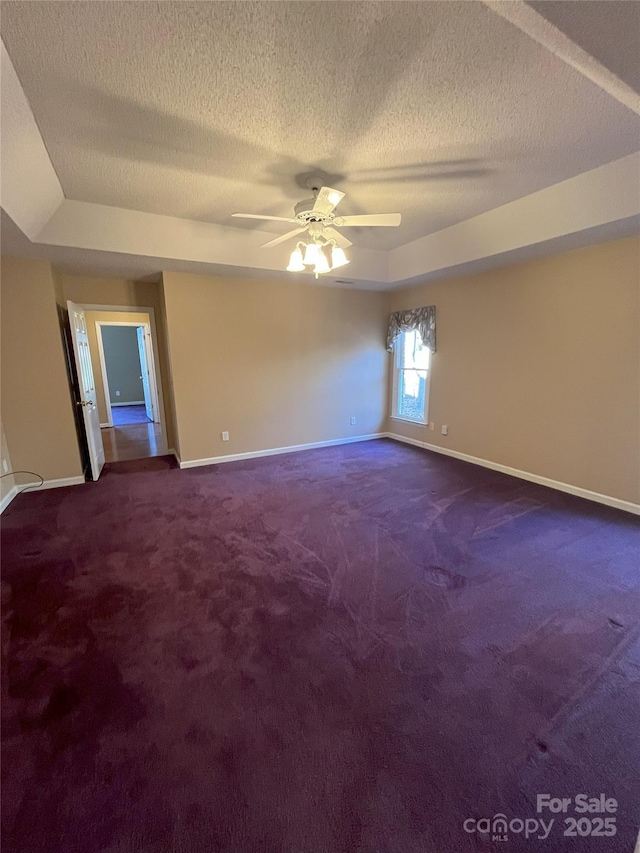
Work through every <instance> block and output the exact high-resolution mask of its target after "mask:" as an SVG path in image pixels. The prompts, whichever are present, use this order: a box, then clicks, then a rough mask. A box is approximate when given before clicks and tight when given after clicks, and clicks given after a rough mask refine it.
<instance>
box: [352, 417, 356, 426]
mask: <svg viewBox="0 0 640 853" xmlns="http://www.w3.org/2000/svg"><path fill="white" fill-rule="evenodd" d="M355 425H356V419H355V418H351V426H355Z"/></svg>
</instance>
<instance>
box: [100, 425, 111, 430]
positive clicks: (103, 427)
mask: <svg viewBox="0 0 640 853" xmlns="http://www.w3.org/2000/svg"><path fill="white" fill-rule="evenodd" d="M110 426H113V424H100V429H106V428H107V427H110Z"/></svg>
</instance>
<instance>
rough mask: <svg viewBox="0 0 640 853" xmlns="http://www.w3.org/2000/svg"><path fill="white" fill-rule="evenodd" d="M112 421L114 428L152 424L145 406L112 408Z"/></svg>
mask: <svg viewBox="0 0 640 853" xmlns="http://www.w3.org/2000/svg"><path fill="white" fill-rule="evenodd" d="M111 419H112V420H113V425H114V426H125V425H126V424H148V423H151V418H148V417H147V410H146V409H145V407H144V406H112V407H111Z"/></svg>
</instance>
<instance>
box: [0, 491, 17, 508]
mask: <svg viewBox="0 0 640 853" xmlns="http://www.w3.org/2000/svg"><path fill="white" fill-rule="evenodd" d="M17 494H18V487H17V486H12V487H11V488H10V489H9V491H8V492H7V494H6V495H5V496H4V497H3V498H2V500H1V501H0V515H2V513H3V512H4V511H5V509H6V508H7V507H8V506H9V504H10V503H11V501H12V500H13V499H14V498H15V496H16V495H17Z"/></svg>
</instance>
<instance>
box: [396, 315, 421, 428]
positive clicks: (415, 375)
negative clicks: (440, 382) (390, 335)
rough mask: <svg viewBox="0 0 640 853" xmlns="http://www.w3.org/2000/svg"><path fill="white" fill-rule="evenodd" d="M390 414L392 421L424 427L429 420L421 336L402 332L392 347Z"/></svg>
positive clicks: (418, 333)
mask: <svg viewBox="0 0 640 853" xmlns="http://www.w3.org/2000/svg"><path fill="white" fill-rule="evenodd" d="M393 351H394V358H395V369H394V375H393V410H392V412H391V417H393V418H400V419H402V420H404V421H413V422H414V423H418V424H425V423H427V420H428V418H429V358H430V355H431V353H430V352H429V350H428V349H427V347H423V346H422V338H421V337H420V332H417V331H413V332H402V333H401V334H400V335H398V337H397V338H396V341H395V344H394V346H393Z"/></svg>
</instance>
